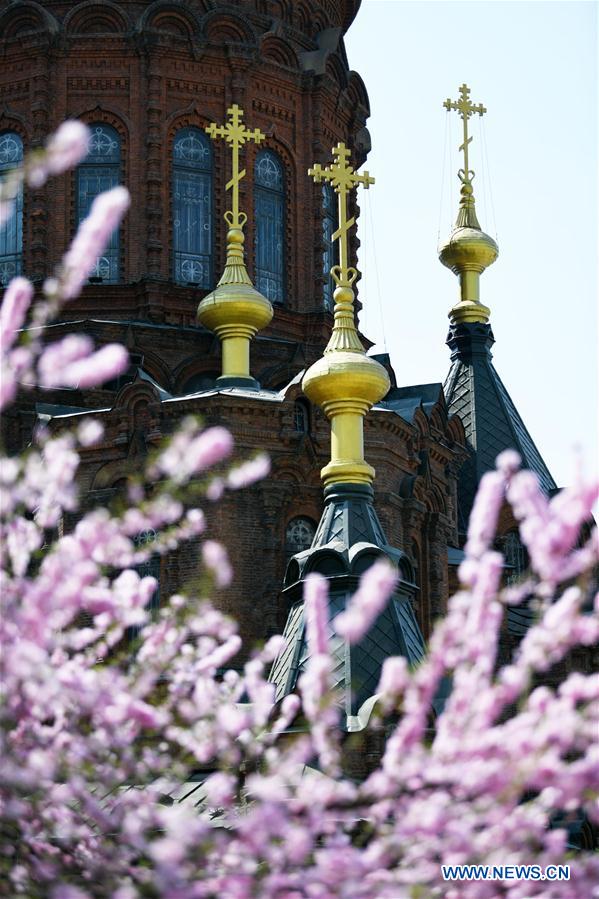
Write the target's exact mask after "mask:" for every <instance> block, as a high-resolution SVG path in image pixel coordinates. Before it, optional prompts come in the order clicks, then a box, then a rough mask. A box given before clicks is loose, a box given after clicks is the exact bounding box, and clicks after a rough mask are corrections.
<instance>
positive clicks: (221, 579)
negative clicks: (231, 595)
mask: <svg viewBox="0 0 599 899" xmlns="http://www.w3.org/2000/svg"><path fill="white" fill-rule="evenodd" d="M202 560H203V562H204V565H205V566H206V568H208V569H209V570H210V571H211V572H212V574H213V575H214V576H215V580H216V584H217V586H218V587H228V586H229V584H230V583H231V580H232V579H233V569H232V568H231V563H230V562H229V556H228V555H227V551H226V549H225V548H224V546H223V545H222V543H217V541H216V540H205V541H204V543H203V544H202Z"/></svg>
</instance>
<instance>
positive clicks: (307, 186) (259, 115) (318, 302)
mask: <svg viewBox="0 0 599 899" xmlns="http://www.w3.org/2000/svg"><path fill="white" fill-rule="evenodd" d="M358 7H359V0H322V2H307V0H305V2H304V0H294V2H290V0H279V2H275V0H254V2H252V0H238V2H233V0H230V2H229V3H220V2H218V0H186V2H177V0H170V2H162V0H156V2H152V3H144V2H137V0H121V2H119V3H116V2H111V0H104V2H101V3H100V2H99V3H95V2H92V0H85V2H81V3H66V2H61V0H47V2H45V3H44V4H39V3H36V2H30V0H23V2H19V0H16V2H11V3H8V4H4V5H3V11H2V12H1V13H0V44H1V46H2V51H3V67H2V71H1V73H0V90H1V91H2V106H1V107H0V168H2V167H5V166H6V167H8V166H9V165H10V164H11V163H13V162H14V161H15V160H16V159H18V157H19V154H22V152H23V150H27V149H30V148H32V147H35V146H37V145H39V144H40V143H41V142H42V141H43V140H44V139H45V137H46V136H47V134H49V133H50V132H51V131H52V130H54V129H55V128H56V127H57V126H58V124H59V123H60V122H61V121H63V120H64V119H66V118H69V117H75V118H79V119H81V120H83V121H85V122H86V123H88V125H89V127H90V129H91V132H92V143H91V150H90V154H89V156H88V158H87V159H86V160H85V161H84V162H83V163H82V164H81V165H80V166H79V167H78V169H77V170H76V171H75V172H73V173H69V175H68V176H63V177H62V178H59V179H55V180H54V181H53V182H51V183H50V184H49V186H48V187H46V188H43V189H41V190H38V191H31V192H28V193H27V194H26V195H25V196H24V198H23V201H22V203H21V204H20V206H19V209H18V211H17V215H16V218H15V220H14V222H13V225H12V226H11V230H9V232H8V238H7V239H6V240H5V242H4V244H2V245H0V277H2V278H3V280H7V279H8V278H10V277H11V276H12V275H13V274H15V273H18V272H23V273H24V274H25V275H27V276H28V277H30V278H32V279H33V280H35V281H38V282H39V281H41V280H42V279H43V278H45V277H46V276H47V275H48V274H49V273H50V272H51V270H52V267H53V265H54V264H55V263H56V262H57V261H58V259H59V258H60V256H61V255H62V253H63V252H64V250H65V248H66V247H67V245H68V242H69V240H70V238H71V236H72V235H73V233H74V231H75V229H76V227H77V224H78V222H79V221H80V220H81V219H82V218H83V217H84V216H85V215H86V213H87V211H88V209H89V207H90V204H91V201H92V199H93V197H94V196H95V195H96V194H97V193H99V192H100V191H102V190H105V189H107V188H108V187H110V186H113V185H115V184H117V183H123V184H125V185H126V186H127V187H128V189H129V191H130V193H131V196H132V206H131V210H130V212H129V214H128V216H127V217H126V219H125V222H124V224H123V226H122V228H121V229H120V230H119V232H118V233H115V234H114V235H113V238H112V241H111V244H110V246H109V247H108V249H107V251H106V253H105V254H104V256H102V257H101V258H100V259H98V262H97V265H96V269H95V271H94V272H93V273H92V276H91V277H90V279H89V284H88V285H86V287H85V289H84V291H83V294H82V296H81V297H79V298H78V299H77V300H76V301H73V302H72V303H70V304H69V305H68V306H67V307H66V308H65V309H64V310H63V314H62V320H61V321H60V322H58V323H57V324H55V325H54V326H53V328H52V329H51V330H52V334H53V336H56V337H58V336H63V335H64V334H66V333H69V332H82V331H83V332H85V333H87V334H89V335H90V336H91V337H93V339H94V340H95V341H96V343H97V344H102V343H105V342H109V341H115V340H116V341H119V342H121V343H124V344H125V345H126V346H127V348H128V350H129V352H130V357H131V366H130V369H129V371H128V373H127V374H126V376H123V377H121V378H119V379H118V381H115V382H112V383H109V384H106V385H105V386H104V387H103V388H102V389H94V390H86V391H80V390H76V389H75V390H62V391H56V390H55V391H52V392H51V393H43V392H41V391H38V392H37V393H35V394H32V393H27V394H25V395H23V397H22V399H21V402H20V411H19V414H18V415H16V414H15V415H14V416H13V417H7V421H6V423H5V428H6V431H7V438H6V439H7V442H8V443H9V446H13V447H14V448H16V447H17V446H19V445H21V444H22V443H23V442H26V441H27V440H28V438H29V434H30V432H31V428H32V426H33V425H34V424H35V422H36V421H38V420H40V419H42V420H43V421H46V422H48V423H49V425H50V427H52V428H60V427H62V426H64V425H70V424H72V423H73V421H74V420H76V418H75V417H76V416H81V415H85V414H88V413H91V412H93V413H94V415H95V416H96V417H97V418H99V419H100V420H102V422H103V424H104V426H105V440H104V443H103V445H102V446H99V447H94V448H92V449H90V450H88V451H87V453H86V456H85V458H84V464H83V467H82V488H83V491H84V495H85V502H86V504H87V505H88V506H93V505H98V504H103V503H107V502H108V501H110V499H111V498H113V497H114V496H115V495H117V494H118V490H119V488H120V486H121V485H122V484H123V482H124V480H125V479H126V477H127V475H128V473H129V472H132V471H136V470H138V469H139V468H140V465H141V464H142V463H143V459H144V457H145V456H146V454H147V453H148V451H150V450H151V449H152V448H153V447H154V446H156V445H157V443H158V442H159V441H160V439H161V438H162V437H163V436H164V435H167V434H168V433H169V432H171V431H172V430H173V428H174V427H175V426H176V424H177V422H178V421H179V420H180V419H181V418H182V417H184V416H185V415H187V414H190V413H191V414H200V415H202V416H203V417H204V418H205V420H206V421H207V422H210V423H219V424H223V425H225V426H226V427H228V428H229V429H230V430H231V431H232V433H233V435H234V437H235V441H236V445H237V451H238V454H239V456H241V457H244V456H245V457H247V456H248V455H251V454H252V453H254V452H256V451H259V450H260V451H262V450H264V451H267V452H268V453H269V455H270V456H271V459H272V472H271V475H270V477H268V478H267V479H265V480H264V481H262V482H260V483H259V484H257V485H256V486H254V487H253V488H251V489H249V490H244V491H241V492H239V493H238V494H237V493H235V494H230V495H229V496H228V497H227V498H225V499H224V500H223V502H222V503H221V504H220V505H219V509H218V516H216V515H213V516H212V517H213V520H212V521H210V530H211V535H212V536H214V537H216V538H218V539H221V540H222V541H223V542H224V543H225V544H226V545H227V547H228V549H229V552H230V554H231V557H232V561H233V563H234V567H235V571H236V575H235V580H234V582H233V584H232V586H231V587H230V588H228V589H227V590H226V591H223V592H222V593H221V594H220V596H219V597H218V598H217V601H218V602H219V603H220V606H221V607H222V608H223V609H224V610H226V611H229V612H231V613H232V614H233V615H235V617H236V618H237V619H238V620H239V621H240V625H241V632H242V636H243V637H244V639H245V640H246V641H247V643H248V645H251V643H252V642H254V641H255V640H259V639H264V638H265V637H266V636H268V635H270V634H271V633H274V632H276V631H278V632H280V631H281V630H282V628H283V626H284V624H285V621H286V618H287V614H288V611H289V600H288V599H285V598H284V596H282V594H281V587H282V583H283V575H284V572H285V567H286V564H287V561H288V559H289V558H290V557H291V556H292V555H293V554H295V553H297V552H300V551H301V550H304V549H307V548H308V547H309V546H310V544H311V543H312V540H313V538H314V535H315V530H316V523H317V522H318V521H319V519H320V517H321V513H322V509H323V497H322V490H321V485H320V476H319V473H320V469H321V468H322V467H323V465H325V463H326V462H327V461H328V459H329V439H330V434H329V427H328V423H327V421H326V419H325V417H324V415H323V414H322V413H321V412H320V410H319V409H318V407H317V406H315V405H312V404H311V403H310V402H309V400H308V399H307V398H306V397H305V396H304V395H303V394H302V390H301V379H302V373H303V372H304V371H305V370H306V369H307V368H308V367H309V366H310V365H312V364H313V363H314V362H316V360H317V359H319V358H320V357H321V355H322V353H323V350H324V348H325V346H326V344H327V341H328V339H329V337H330V334H331V328H332V323H333V315H332V307H333V298H332V294H333V284H332V282H331V279H330V277H329V275H328V272H329V270H330V268H331V266H332V265H333V264H335V262H336V259H335V251H334V243H333V241H332V234H333V232H334V231H335V229H336V227H337V220H336V211H335V209H336V206H335V203H334V196H333V192H332V190H331V188H330V187H329V186H327V185H324V186H323V185H322V184H316V183H314V182H313V181H312V180H311V179H310V178H308V176H307V170H308V167H309V166H311V165H312V164H313V163H315V162H319V161H320V162H324V161H325V160H327V159H328V158H329V155H330V151H331V147H333V146H334V145H336V144H337V143H338V142H343V143H345V144H346V145H347V146H348V148H349V149H350V150H351V153H352V159H353V161H354V165H355V166H356V167H358V166H359V165H361V164H362V163H363V162H364V161H365V159H366V156H367V154H368V150H369V147H370V139H369V134H368V130H367V128H366V122H367V119H368V115H369V103H368V96H367V93H366V89H365V87H364V84H363V82H362V80H361V78H360V76H359V75H358V74H357V73H356V72H354V71H352V70H351V69H350V66H349V63H348V60H347V56H346V52H345V48H344V43H343V37H344V34H345V32H346V30H347V29H348V28H349V26H350V25H351V22H352V20H353V19H354V17H355V15H356V13H357V12H358ZM234 105H237V106H239V107H240V108H241V109H243V110H244V122H245V124H246V125H247V127H248V129H258V130H259V131H260V132H261V133H262V134H263V135H264V138H263V139H262V140H261V141H260V142H259V143H252V142H248V143H247V144H246V145H245V146H244V147H243V149H242V153H243V158H242V165H243V167H244V168H245V172H246V174H245V178H244V179H243V180H242V181H241V182H240V185H239V187H240V196H239V202H240V207H241V209H243V210H244V211H245V212H246V213H247V217H248V219H247V225H246V227H245V251H246V253H245V259H246V264H247V272H248V275H249V278H250V279H251V281H252V283H253V285H254V286H255V288H256V289H257V291H259V292H260V294H262V296H263V297H265V298H266V299H267V300H268V301H269V303H270V304H271V306H272V310H273V315H272V320H271V321H270V324H268V325H267V326H266V327H264V328H263V329H262V330H260V331H259V332H258V333H257V334H256V335H255V336H254V337H253V339H252V341H251V347H250V372H251V376H252V378H253V379H254V381H255V383H253V384H251V385H250V384H249V383H248V385H247V386H244V385H235V384H232V383H229V384H226V385H223V383H222V382H221V383H218V382H217V378H218V376H219V375H220V374H221V371H222V357H221V350H222V347H221V341H220V340H219V338H218V337H217V336H216V335H215V333H213V331H211V330H208V328H207V327H205V326H204V325H203V324H202V323H200V322H198V320H197V318H196V312H197V309H198V304H199V303H200V302H201V301H202V300H204V299H205V298H206V297H208V296H209V295H210V294H211V293H212V292H213V291H214V288H215V287H216V284H217V282H218V280H219V277H220V276H221V274H222V272H223V268H224V266H225V257H226V251H227V247H226V240H227V226H226V224H225V222H224V221H223V213H224V212H225V210H226V209H227V205H226V202H227V200H226V191H225V187H226V185H227V183H228V181H229V179H230V177H231V160H230V153H229V152H228V148H227V146H226V144H225V142H224V141H219V140H212V139H211V137H210V136H209V135H208V134H207V133H206V127H207V126H208V125H209V123H211V122H218V123H222V122H224V121H225V120H226V117H227V111H228V110H229V109H230V108H231V107H233V106H234ZM375 189H376V188H375ZM351 213H352V215H356V216H358V214H359V209H358V207H357V205H356V204H355V201H354V205H353V207H352V208H351ZM357 246H358V242H357V238H356V237H355V236H354V237H353V238H352V240H351V242H350V246H349V252H350V256H351V258H352V259H353V263H354V264H355V256H356V251H357ZM361 300H362V302H368V298H367V297H363V298H361ZM357 308H358V309H359V308H360V307H359V304H357ZM364 342H365V344H366V346H367V347H368V342H367V341H364ZM378 358H379V361H380V362H381V363H382V364H383V365H384V367H385V368H386V369H387V371H388V374H389V377H390V382H391V388H390V390H389V392H388V394H387V395H386V397H385V398H384V399H383V400H382V401H381V402H379V403H378V404H377V405H376V406H375V407H374V409H373V410H372V413H371V414H370V415H369V417H368V420H367V421H366V423H365V446H366V452H367V457H368V459H369V460H370V461H371V462H372V464H373V465H374V467H375V468H376V472H377V512H378V515H379V517H380V520H381V524H382V526H383V527H384V530H385V534H386V535H387V538H388V540H389V543H390V544H391V545H393V546H394V547H397V548H398V549H399V550H401V552H402V553H404V555H405V566H406V567H405V572H404V575H403V576H404V579H405V582H406V583H408V584H411V600H410V601H411V602H412V604H413V607H414V610H415V613H416V617H417V619H418V622H419V625H420V628H421V629H422V632H423V633H424V635H425V637H426V636H427V634H428V633H429V631H430V626H431V622H432V620H433V619H434V618H435V617H438V616H439V615H441V614H442V613H443V611H444V609H445V603H446V600H447V595H448V579H449V568H448V546H450V547H456V546H457V492H456V491H457V471H458V470H459V468H460V465H461V463H462V460H463V458H464V448H463V444H464V431H463V428H462V426H461V423H460V421H459V419H458V418H457V417H454V418H450V417H449V415H448V410H447V406H446V403H445V399H444V396H443V389H442V387H441V385H440V384H427V385H419V386H413V387H398V386H397V385H396V383H395V378H394V375H393V370H392V368H391V364H390V361H389V359H388V357H378ZM70 524H72V522H71V523H70V522H66V523H65V526H66V527H68V526H70ZM148 539H151V535H150V537H149V538H148ZM153 564H154V569H153V570H154V571H155V573H156V574H157V575H158V576H159V579H160V589H161V592H162V593H163V594H164V595H168V594H169V593H171V592H173V591H174V590H175V589H179V588H180V587H181V586H182V585H184V584H185V583H186V582H187V581H189V579H190V578H192V577H193V576H194V574H195V573H196V571H197V567H198V552H197V546H193V545H190V546H189V547H187V548H186V550H185V551H183V552H179V553H178V554H176V555H172V556H170V557H169V556H167V557H163V558H162V559H161V560H158V559H157V558H156V559H155V560H154V563H153Z"/></svg>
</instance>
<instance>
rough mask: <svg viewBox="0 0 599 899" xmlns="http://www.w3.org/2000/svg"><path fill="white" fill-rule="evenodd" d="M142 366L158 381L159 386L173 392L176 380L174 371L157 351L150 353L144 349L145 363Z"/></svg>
mask: <svg viewBox="0 0 599 899" xmlns="http://www.w3.org/2000/svg"><path fill="white" fill-rule="evenodd" d="M140 368H141V369H142V371H144V372H145V373H146V374H147V375H149V376H150V377H151V378H152V380H154V381H156V383H157V384H158V386H159V387H162V389H163V390H167V391H168V392H169V393H172V387H173V382H174V379H173V375H172V372H171V371H170V369H169V368H168V367H167V365H166V363H165V362H163V360H162V359H161V358H160V356H159V355H158V354H157V353H156V354H155V353H148V351H147V349H144V351H143V364H142V365H141V366H140Z"/></svg>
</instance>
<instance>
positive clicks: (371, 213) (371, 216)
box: [365, 191, 388, 353]
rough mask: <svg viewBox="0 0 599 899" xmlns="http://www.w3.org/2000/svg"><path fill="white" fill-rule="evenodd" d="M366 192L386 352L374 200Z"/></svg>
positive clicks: (385, 342)
mask: <svg viewBox="0 0 599 899" xmlns="http://www.w3.org/2000/svg"><path fill="white" fill-rule="evenodd" d="M365 193H366V205H367V206H368V218H369V219H370V234H371V240H372V258H373V259H374V275H375V278H376V292H377V296H378V305H379V316H380V323H381V330H382V332H383V350H384V352H385V353H387V352H388V350H387V328H386V327H385V314H384V312H383V298H382V295H381V281H380V278H379V264H378V259H377V255H376V241H375V239H374V221H373V219H374V202H373V201H372V200H371V199H370V191H365Z"/></svg>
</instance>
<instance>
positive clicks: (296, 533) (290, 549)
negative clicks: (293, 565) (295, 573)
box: [285, 518, 316, 556]
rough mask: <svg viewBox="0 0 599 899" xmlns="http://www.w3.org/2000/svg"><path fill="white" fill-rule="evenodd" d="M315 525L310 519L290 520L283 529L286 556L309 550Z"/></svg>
mask: <svg viewBox="0 0 599 899" xmlns="http://www.w3.org/2000/svg"><path fill="white" fill-rule="evenodd" d="M315 533H316V525H315V524H314V522H313V521H312V519H311V518H292V519H291V521H290V522H289V524H288V525H287V527H286V529H285V549H286V550H287V555H288V556H293V555H295V553H299V552H302V550H304V549H310V547H311V546H312V541H313V540H314V535H315Z"/></svg>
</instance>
